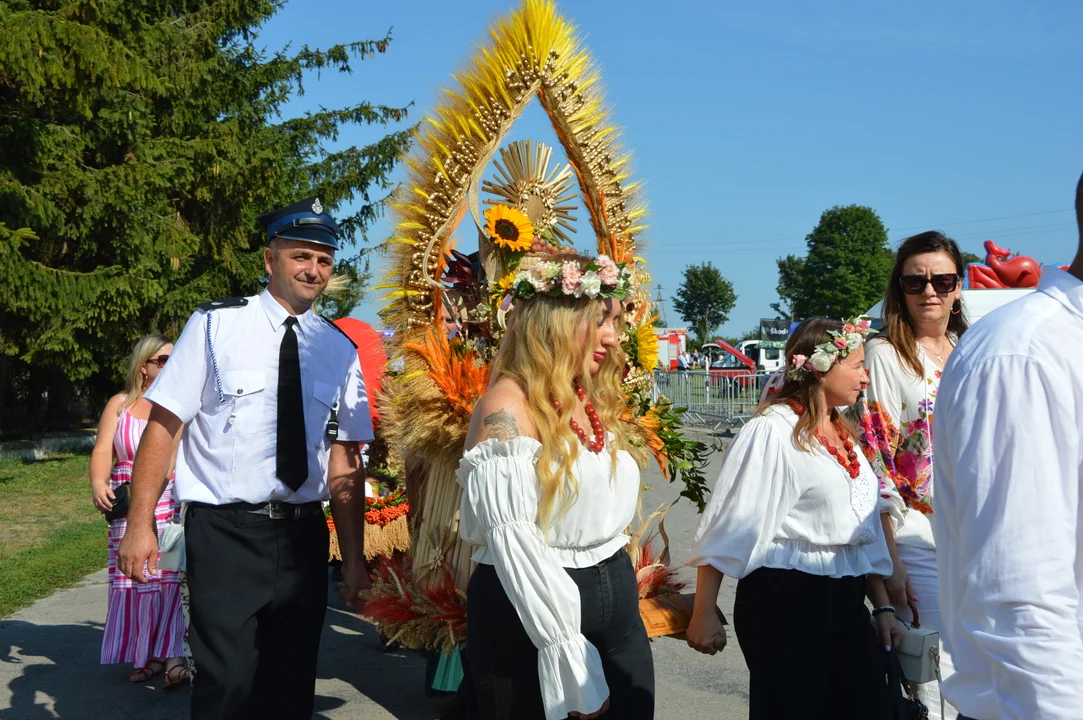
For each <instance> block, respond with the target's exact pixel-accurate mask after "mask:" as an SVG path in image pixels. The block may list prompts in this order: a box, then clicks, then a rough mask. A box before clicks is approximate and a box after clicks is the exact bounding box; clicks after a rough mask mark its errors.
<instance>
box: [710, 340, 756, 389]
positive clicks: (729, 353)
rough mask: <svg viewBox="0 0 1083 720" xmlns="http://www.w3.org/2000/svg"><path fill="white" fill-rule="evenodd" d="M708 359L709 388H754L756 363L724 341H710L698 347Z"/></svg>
mask: <svg viewBox="0 0 1083 720" xmlns="http://www.w3.org/2000/svg"><path fill="white" fill-rule="evenodd" d="M700 352H702V353H703V354H704V355H705V356H706V357H707V358H709V362H710V364H709V366H708V369H707V373H708V375H709V376H710V379H711V387H719V388H753V387H755V386H756V363H755V361H754V360H753V359H752V358H750V357H749V356H748V355H745V354H744V353H743V352H741V351H740V350H738V349H737V348H735V347H733V346H732V345H730V344H729V343H727V342H726V341H725V340H712V341H711V342H709V343H706V344H704V345H702V346H701V347H700Z"/></svg>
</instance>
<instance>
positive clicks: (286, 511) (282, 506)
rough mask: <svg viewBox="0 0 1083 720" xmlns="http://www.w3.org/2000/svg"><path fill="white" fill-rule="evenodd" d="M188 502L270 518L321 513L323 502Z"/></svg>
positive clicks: (297, 517)
mask: <svg viewBox="0 0 1083 720" xmlns="http://www.w3.org/2000/svg"><path fill="white" fill-rule="evenodd" d="M188 504H189V505H191V506H193V507H201V508H208V509H210V510H230V511H235V512H245V513H248V514H250V515H266V516H267V517H269V518H271V519H272V520H304V519H306V518H310V517H313V516H315V515H323V503H321V502H320V501H319V500H314V501H313V502H307V503H300V504H294V503H286V502H279V501H277V500H271V501H270V502H265V503H248V502H232V503H225V504H223V505H210V504H208V503H201V502H193V503H188Z"/></svg>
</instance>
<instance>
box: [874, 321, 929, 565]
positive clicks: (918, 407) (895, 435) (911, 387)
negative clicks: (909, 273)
mask: <svg viewBox="0 0 1083 720" xmlns="http://www.w3.org/2000/svg"><path fill="white" fill-rule="evenodd" d="M918 358H919V359H920V360H921V363H922V366H923V368H924V373H923V375H922V377H920V378H918V377H915V376H914V374H913V373H912V372H911V371H910V370H909V368H906V367H904V366H903V363H902V360H901V359H900V358H899V355H898V353H896V352H895V348H893V347H892V346H891V343H889V342H887V340H885V339H882V338H873V339H872V340H870V341H869V342H868V343H867V344H866V345H865V368H866V369H867V370H868V371H869V388H868V390H867V391H866V392H865V394H864V397H863V398H861V399H859V400H858V404H857V406H856V407H855V414H856V416H857V417H856V420H857V423H858V435H859V439H860V441H861V447H862V450H863V451H864V453H865V457H866V458H867V459H868V461H869V464H870V465H872V468H873V471H874V472H875V473H876V475H877V476H878V477H879V478H880V495H881V497H882V498H883V499H885V500H889V501H891V503H892V505H894V506H895V510H897V512H893V513H892V515H893V516H895V518H896V520H899V521H902V519H903V518H904V517H905V516H906V515H908V514H909V511H917V512H918V513H921V514H923V515H928V514H931V513H932V512H933V505H932V494H933V433H932V422H933V408H934V406H935V404H936V394H937V391H938V390H939V389H940V375H941V370H940V368H938V367H937V366H936V365H934V364H933V362H932V361H931V360H929V358H928V357H927V356H926V354H925V351H924V350H923V349H922V348H921V346H920V345H919V346H918ZM913 524H914V525H920V526H923V527H922V531H921V532H920V535H922V536H925V535H928V538H927V539H926V542H922V543H920V544H930V545H931V543H932V536H931V526H930V525H929V523H928V522H917V523H913ZM924 527H929V532H928V533H926V532H925V531H924ZM913 529H914V530H917V528H916V527H915V528H913ZM898 539H899V538H898V537H897V540H898ZM923 539H924V538H923ZM900 541H901V540H900Z"/></svg>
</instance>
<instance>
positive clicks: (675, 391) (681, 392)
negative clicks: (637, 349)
mask: <svg viewBox="0 0 1083 720" xmlns="http://www.w3.org/2000/svg"><path fill="white" fill-rule="evenodd" d="M769 377H770V374H769V373H759V374H756V375H738V376H736V377H727V376H724V375H721V374H719V373H717V372H715V373H712V372H708V371H706V370H670V371H663V370H656V371H655V373H654V390H653V397H654V399H655V400H657V399H658V397H659V396H663V395H664V396H665V397H666V398H667V399H669V400H670V401H672V402H673V405H674V406H675V407H683V408H687V411H686V412H685V414H684V424H685V425H687V426H689V427H698V428H704V429H708V430H715V431H720V430H725V429H727V428H732V427H735V426H740V425H743V424H744V423H745V422H747V421H748V419H749V418H751V417H752V416H753V415H755V413H756V408H757V407H758V406H759V400H760V391H761V390H762V389H763V386H764V385H766V384H767V378H769Z"/></svg>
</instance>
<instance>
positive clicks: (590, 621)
mask: <svg viewBox="0 0 1083 720" xmlns="http://www.w3.org/2000/svg"><path fill="white" fill-rule="evenodd" d="M628 283H629V280H628V276H627V274H626V272H625V271H624V270H623V269H622V268H620V267H618V266H617V265H616V264H614V263H613V262H612V261H611V260H610V259H609V258H607V257H605V256H604V255H603V256H600V257H598V258H596V259H587V258H581V257H577V256H576V257H571V256H566V257H558V258H556V260H555V261H554V262H539V263H537V264H535V265H533V266H531V267H530V269H529V270H523V271H520V272H519V273H518V274H517V276H516V280H515V282H514V284H513V286H512V290H511V296H512V298H513V299H514V301H515V307H514V309H513V310H512V321H511V324H510V327H509V329H508V333H507V335H506V336H505V337H504V341H503V344H502V345H501V347H500V351H499V353H498V355H497V357H496V358H495V360H494V362H493V370H492V380H491V384H490V387H489V390H488V392H486V393H485V395H484V396H483V397H482V398H481V400H480V401H479V402H478V405H477V407H476V408H475V411H474V416H473V421H472V423H471V427H470V431H469V434H468V436H467V439H466V448H467V452H466V455H465V457H464V458H463V460H462V462H461V464H460V466H459V472H458V481H459V484H460V485H462V487H463V490H464V492H463V500H462V508H461V520H460V533H461V535H462V537H463V539H464V540H466V541H467V542H470V543H473V544H475V545H478V546H479V549H478V551H477V552H476V553H475V555H474V560H476V561H477V563H478V566H477V569H476V570H475V571H474V574H473V575H472V576H471V578H470V586H469V591H468V596H469V603H468V605H467V608H468V609H467V646H468V648H469V653H468V660H467V662H468V676H469V678H470V682H471V684H472V688H471V690H472V691H473V692H472V694H473V695H474V696H475V697H476V699H477V708H478V710H479V711H480V717H481V718H484V720H504V719H506V718H507V719H510V718H515V720H520V719H523V718H545V719H546V720H563V719H564V718H567V717H569V716H570V717H574V718H594V717H598V716H599V715H601V714H603V713H608V716H609V717H616V718H625V719H632V720H636V719H639V718H651V717H653V716H654V665H653V658H652V656H651V649H650V645H649V643H648V640H647V635H646V631H645V630H644V628H643V623H642V621H641V620H640V618H639V605H638V593H637V587H636V578H635V573H634V571H633V569H632V563H631V560H630V559H629V557H628V554H627V553H626V552H625V550H624V546H625V545H626V544H627V542H628V538H627V536H626V535H624V534H623V533H624V530H625V528H626V527H627V526H628V524H629V522H630V521H631V520H632V517H633V515H634V513H635V509H636V500H637V497H638V494H639V468H638V466H637V465H636V463H635V461H634V460H633V459H632V457H631V456H630V455H629V454H628V453H627V451H626V450H624V449H623V448H624V437H623V434H622V432H621V427H620V419H619V418H620V414H621V411H622V410H623V399H622V395H621V392H620V388H619V382H620V378H621V373H622V371H623V368H624V362H625V361H624V356H623V354H622V353H621V350H620V345H619V337H620V331H621V324H622V305H621V302H620V300H621V299H622V298H623V297H624V295H625V294H626V292H627V287H628Z"/></svg>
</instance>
